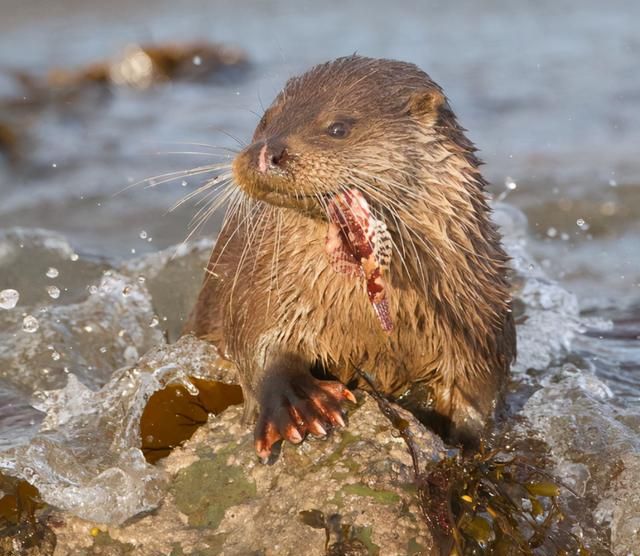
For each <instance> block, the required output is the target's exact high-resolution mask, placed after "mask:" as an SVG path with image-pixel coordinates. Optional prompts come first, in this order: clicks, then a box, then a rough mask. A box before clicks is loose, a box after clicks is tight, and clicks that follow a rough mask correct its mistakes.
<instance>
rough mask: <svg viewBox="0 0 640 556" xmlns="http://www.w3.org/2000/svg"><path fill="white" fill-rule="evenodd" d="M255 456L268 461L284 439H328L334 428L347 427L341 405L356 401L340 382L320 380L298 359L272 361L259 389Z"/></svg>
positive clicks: (289, 356) (296, 442) (289, 358)
mask: <svg viewBox="0 0 640 556" xmlns="http://www.w3.org/2000/svg"><path fill="white" fill-rule="evenodd" d="M257 399H258V406H259V407H258V422H257V424H256V428H255V432H254V439H255V447H256V452H257V453H258V455H259V456H260V457H261V458H267V457H268V456H269V454H270V453H271V448H272V447H273V445H274V444H275V443H276V442H278V441H280V440H282V439H284V440H288V441H289V442H292V443H294V444H298V443H300V442H302V440H303V439H304V437H305V435H306V434H307V433H310V434H313V435H314V436H325V435H326V434H327V431H328V430H330V429H331V428H332V427H337V426H341V427H343V426H344V425H345V422H344V418H343V414H342V407H341V404H342V402H344V400H348V401H350V402H354V403H355V401H356V399H355V397H354V395H353V394H352V393H351V392H350V391H349V390H348V389H347V388H346V387H345V386H344V385H343V384H342V383H340V382H335V381H328V380H318V379H316V378H314V377H313V376H311V373H310V372H309V366H308V365H305V364H304V362H303V361H302V360H301V359H300V358H299V357H297V356H294V355H285V356H280V357H277V358H275V359H274V360H272V362H271V363H270V364H269V365H268V367H267V372H266V373H265V375H264V378H263V379H262V381H261V382H260V384H259V385H258V391H257Z"/></svg>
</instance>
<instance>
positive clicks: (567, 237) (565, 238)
mask: <svg viewBox="0 0 640 556" xmlns="http://www.w3.org/2000/svg"><path fill="white" fill-rule="evenodd" d="M560 239H561V240H562V241H569V234H567V233H566V232H562V233H561V234H560Z"/></svg>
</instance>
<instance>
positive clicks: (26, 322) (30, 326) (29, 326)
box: [22, 315, 40, 334]
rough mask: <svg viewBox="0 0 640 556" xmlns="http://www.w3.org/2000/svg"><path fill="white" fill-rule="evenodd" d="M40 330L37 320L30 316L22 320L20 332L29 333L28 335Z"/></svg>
mask: <svg viewBox="0 0 640 556" xmlns="http://www.w3.org/2000/svg"><path fill="white" fill-rule="evenodd" d="M38 328H40V324H39V323H38V319H37V318H36V317H34V316H32V315H27V316H26V317H24V319H22V330H24V331H25V332H29V333H30V334H31V333H33V332H35V331H36V330H38Z"/></svg>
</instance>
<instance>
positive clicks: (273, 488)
mask: <svg viewBox="0 0 640 556" xmlns="http://www.w3.org/2000/svg"><path fill="white" fill-rule="evenodd" d="M359 399H360V401H359V404H358V406H357V407H356V408H355V409H354V410H353V411H352V412H351V413H350V418H349V421H350V422H349V425H348V427H347V428H346V429H344V430H339V431H335V432H334V433H333V435H332V436H331V437H329V438H328V439H326V440H319V439H309V440H307V441H306V442H304V443H303V444H302V445H301V446H293V445H290V444H285V445H284V446H283V447H282V450H281V452H280V454H279V455H278V456H277V457H275V458H273V459H274V461H272V462H271V463H269V464H266V465H265V464H263V463H261V462H260V461H259V460H258V458H257V457H256V455H255V452H254V448H253V437H252V431H251V428H250V427H247V426H245V425H243V424H242V423H241V416H242V409H241V408H240V407H237V406H234V407H230V408H229V409H227V410H225V411H224V412H223V413H222V414H220V415H219V416H217V417H211V418H210V420H209V422H208V423H207V424H206V425H204V426H203V427H201V428H200V429H199V430H198V431H197V432H196V434H195V435H194V436H193V437H192V438H191V439H190V440H189V441H187V442H186V443H185V445H184V446H183V447H181V448H178V449H176V450H174V452H173V453H172V454H171V455H170V456H169V457H167V458H166V459H165V460H164V461H163V462H161V464H160V466H161V468H162V470H163V472H164V473H165V474H166V475H167V476H168V477H170V487H169V493H168V495H167V497H166V498H165V500H164V502H163V504H162V506H161V507H160V508H159V509H158V510H156V511H154V512H153V513H150V514H147V515H144V516H142V517H138V518H135V519H133V520H130V521H128V522H126V523H125V524H123V525H121V526H118V527H113V526H112V527H106V526H102V525H99V524H95V523H91V522H87V521H83V520H80V519H78V518H74V517H70V516H59V518H58V519H59V521H61V522H63V525H62V526H61V527H59V528H57V530H56V534H57V538H58V545H57V548H56V552H55V555H56V556H63V555H65V556H66V555H71V556H90V555H98V554H111V553H113V554H114V555H115V554H118V555H119V554H123V555H124V554H130V553H132V554H139V555H149V556H151V555H153V556H155V555H159V554H171V555H172V556H180V555H185V556H186V555H199V556H205V555H214V554H225V555H247V554H261V555H264V556H270V555H287V554H291V555H294V554H295V555H300V554H305V555H308V556H314V555H319V556H320V555H326V554H334V555H338V554H341V555H344V554H350V555H361V554H362V555H368V554H414V555H418V554H430V553H431V551H432V549H433V539H432V537H431V535H430V533H429V530H428V527H427V525H426V522H425V521H424V519H423V517H422V514H421V510H420V507H419V504H418V500H417V497H416V492H415V487H414V484H413V479H414V472H413V466H412V461H411V456H410V454H409V452H408V450H407V448H406V445H405V443H404V441H403V440H402V438H400V437H399V436H398V435H397V433H396V431H395V430H394V429H393V427H392V426H391V424H390V423H389V421H388V420H387V419H386V418H385V417H384V416H383V415H382V413H381V412H380V410H379V409H378V406H377V404H376V402H375V401H374V400H373V399H372V398H371V397H370V396H369V395H368V394H364V393H362V394H359ZM398 411H399V412H400V413H401V414H402V417H403V418H405V419H406V420H407V421H408V422H409V423H410V430H411V432H412V434H413V436H414V437H415V443H416V446H417V447H418V451H419V459H420V462H421V465H425V464H426V463H427V462H428V461H432V460H434V459H437V458H440V457H441V454H442V453H443V451H444V446H443V444H442V442H441V440H440V439H439V438H438V437H437V436H435V435H434V434H432V433H430V432H428V431H427V430H426V429H425V428H424V427H423V426H422V425H421V424H420V423H418V422H417V421H416V420H415V418H413V417H412V416H411V415H410V414H408V413H406V412H404V411H403V410H401V409H398ZM96 527H98V528H99V529H100V531H101V533H100V534H99V535H97V536H92V535H91V532H92V529H93V533H94V534H95V531H96V529H95V528H96ZM107 537H108V539H109V543H111V544H110V546H111V548H110V550H112V552H105V544H106V539H107Z"/></svg>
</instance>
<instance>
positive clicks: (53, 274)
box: [47, 266, 60, 278]
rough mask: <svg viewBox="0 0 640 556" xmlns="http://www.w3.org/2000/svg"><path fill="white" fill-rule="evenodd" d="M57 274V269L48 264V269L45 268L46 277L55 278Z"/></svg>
mask: <svg viewBox="0 0 640 556" xmlns="http://www.w3.org/2000/svg"><path fill="white" fill-rule="evenodd" d="M59 274H60V272H58V269H57V268H55V267H53V266H50V267H49V270H47V278H57V277H58V276H59Z"/></svg>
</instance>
